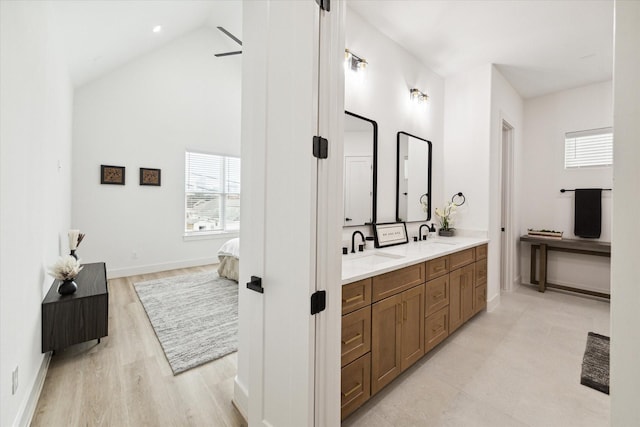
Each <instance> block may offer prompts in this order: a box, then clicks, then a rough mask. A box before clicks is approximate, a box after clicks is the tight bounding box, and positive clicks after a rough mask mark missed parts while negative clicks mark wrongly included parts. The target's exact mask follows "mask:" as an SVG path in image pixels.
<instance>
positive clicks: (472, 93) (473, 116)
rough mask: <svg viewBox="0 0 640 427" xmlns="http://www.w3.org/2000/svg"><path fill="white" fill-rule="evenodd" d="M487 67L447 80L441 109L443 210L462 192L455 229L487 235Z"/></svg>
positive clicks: (436, 203) (439, 202)
mask: <svg viewBox="0 0 640 427" xmlns="http://www.w3.org/2000/svg"><path fill="white" fill-rule="evenodd" d="M491 72H492V66H491V64H486V65H482V66H479V67H475V68H473V69H471V70H469V71H466V72H463V73H460V74H458V75H455V76H452V77H448V78H447V79H446V81H445V94H446V96H445V105H444V146H445V150H444V171H445V172H444V195H443V196H442V197H441V198H440V199H435V200H434V202H433V203H434V206H440V207H442V206H444V203H445V202H448V201H451V196H452V195H453V194H455V193H458V192H462V193H463V194H464V195H465V197H466V202H465V204H464V205H462V206H461V207H460V208H458V209H457V212H456V217H455V218H454V220H455V221H454V224H453V226H454V227H455V228H456V229H464V230H474V231H482V232H485V233H486V231H487V228H488V224H489V160H490V155H489V154H490V135H491V132H490V128H491V127H490V123H491Z"/></svg>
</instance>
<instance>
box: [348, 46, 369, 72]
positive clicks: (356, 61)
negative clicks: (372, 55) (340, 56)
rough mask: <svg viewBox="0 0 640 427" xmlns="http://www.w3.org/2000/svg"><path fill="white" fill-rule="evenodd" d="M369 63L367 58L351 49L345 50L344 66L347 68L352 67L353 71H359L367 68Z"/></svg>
mask: <svg viewBox="0 0 640 427" xmlns="http://www.w3.org/2000/svg"><path fill="white" fill-rule="evenodd" d="M368 64H369V63H368V62H367V60H366V59H364V58H361V57H359V56H358V55H356V54H355V53H353V52H351V51H350V50H349V49H345V50H344V68H345V69H346V70H349V69H351V70H352V71H355V72H358V71H360V70H364V69H365V68H367V65H368Z"/></svg>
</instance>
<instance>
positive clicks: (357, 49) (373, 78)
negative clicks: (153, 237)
mask: <svg viewBox="0 0 640 427" xmlns="http://www.w3.org/2000/svg"><path fill="white" fill-rule="evenodd" d="M346 47H347V48H348V49H349V50H351V51H352V52H354V53H355V54H356V55H358V56H361V57H363V58H365V59H366V60H367V62H368V63H369V65H368V66H367V68H366V70H365V71H364V73H353V72H351V71H348V72H347V73H346V76H345V109H346V110H347V111H350V112H352V113H355V114H358V115H361V116H364V117H366V118H368V119H371V120H374V121H376V122H377V123H378V193H377V194H378V203H377V205H378V206H377V222H393V221H395V219H396V202H395V200H396V149H397V133H398V132H399V131H404V132H407V133H410V134H413V135H416V136H419V137H421V138H424V139H427V140H429V141H431V142H432V144H433V151H432V165H433V166H432V171H431V179H432V186H431V189H432V192H433V196H432V202H433V203H434V204H435V206H437V205H438V202H439V201H440V200H441V199H442V198H443V195H442V186H443V170H444V165H443V156H444V141H443V117H444V81H443V79H442V77H440V76H438V75H437V74H436V73H434V72H433V71H431V70H430V69H429V68H427V67H426V66H425V65H424V64H422V63H421V62H420V61H418V60H417V59H416V58H415V57H413V56H412V55H411V54H409V53H408V52H407V51H405V50H404V49H403V48H402V47H401V46H400V45H398V44H396V43H395V42H394V41H392V40H390V39H389V38H387V37H386V36H384V35H383V34H382V33H380V32H379V31H378V30H377V29H375V28H374V27H372V26H371V24H369V23H368V22H366V21H364V20H363V19H362V18H361V17H360V16H359V15H358V14H357V13H356V12H354V11H353V10H351V9H350V8H349V7H348V5H347V19H346ZM414 87H415V88H418V89H420V90H421V91H423V92H426V93H427V94H428V95H429V97H430V98H429V101H428V102H427V103H426V105H416V104H414V103H413V102H411V100H410V98H409V90H410V89H411V88H414ZM432 219H434V218H433V217H432ZM418 226H419V223H415V224H408V226H407V228H408V230H409V234H410V235H413V234H415V235H417V228H418ZM369 228H370V227H367V229H366V232H365V235H368V234H369ZM354 230H355V228H352V227H348V228H345V229H344V233H343V234H344V236H343V239H344V241H345V242H346V241H347V240H349V244H351V241H350V237H351V233H352V232H353V231H354Z"/></svg>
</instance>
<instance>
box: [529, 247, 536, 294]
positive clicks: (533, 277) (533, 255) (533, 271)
mask: <svg viewBox="0 0 640 427" xmlns="http://www.w3.org/2000/svg"><path fill="white" fill-rule="evenodd" d="M536 249H538V245H531V273H530V276H529V282H530V283H531V284H532V285H535V284H536Z"/></svg>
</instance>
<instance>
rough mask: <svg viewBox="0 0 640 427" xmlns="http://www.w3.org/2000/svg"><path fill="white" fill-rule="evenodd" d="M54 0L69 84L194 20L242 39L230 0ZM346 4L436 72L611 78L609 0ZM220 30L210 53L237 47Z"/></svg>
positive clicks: (375, 0)
mask: <svg viewBox="0 0 640 427" xmlns="http://www.w3.org/2000/svg"><path fill="white" fill-rule="evenodd" d="M255 1H258V0H255ZM52 4H53V5H54V10H55V12H56V16H57V19H58V23H59V27H60V29H61V34H62V42H63V45H64V46H65V55H66V56H67V60H68V63H69V67H70V72H71V75H72V78H73V81H74V84H75V85H76V86H80V85H82V84H84V83H86V82H88V81H91V80H92V79H95V78H97V77H99V76H100V75H102V74H104V73H107V72H109V71H111V70H113V69H115V68H116V67H118V66H120V65H122V64H124V63H126V62H128V61H130V60H132V59H134V58H135V57H137V56H139V55H142V54H144V53H146V52H149V51H151V50H153V49H156V48H158V47H160V46H162V45H163V44H166V43H168V42H170V41H171V40H172V39H174V38H176V37H179V36H180V35H182V34H185V33H187V32H189V31H192V30H194V29H196V28H198V27H201V26H209V27H211V28H214V29H215V27H217V26H223V27H225V28H227V29H228V30H229V31H231V32H232V33H234V34H235V35H237V36H238V37H240V38H242V37H241V35H242V3H241V2H240V1H237V0H216V1H211V0H169V1H158V0H127V1H110V0H91V1H76V0H56V1H54V2H52ZM347 5H348V10H347V13H358V14H359V15H361V16H362V17H363V18H364V19H365V20H367V21H368V22H370V23H371V24H372V25H373V26H374V27H376V28H377V29H378V30H379V31H381V32H382V33H384V34H385V35H386V36H387V37H389V38H391V39H392V40H394V41H395V42H397V43H398V44H399V45H401V46H403V47H404V49H406V50H407V51H409V52H411V53H412V54H413V55H414V56H415V57H417V58H418V59H420V60H421V61H422V62H423V63H424V64H425V65H426V66H427V67H429V68H431V69H432V70H434V71H435V72H436V73H438V74H440V75H441V76H443V77H448V76H452V75H455V74H456V73H460V72H463V71H464V70H467V69H470V68H472V67H474V66H478V65H481V64H486V63H494V64H496V65H497V67H498V68H499V70H500V71H501V72H502V73H503V74H504V76H505V77H506V78H507V79H508V80H509V81H510V82H511V84H512V85H513V86H514V88H515V89H516V90H517V91H518V92H519V93H520V94H521V95H522V96H523V97H525V98H528V97H534V96H539V95H542V94H545V93H550V92H555V91H558V90H562V89H567V88H571V87H577V86H582V85H585V84H589V83H594V82H600V81H605V80H609V79H611V77H612V68H613V0H445V1H442V0H348V1H347ZM156 25H162V31H160V32H159V33H154V32H152V28H153V27H155V26H156ZM219 35H220V37H219V44H218V45H216V46H212V54H213V53H214V50H219V51H228V50H237V48H238V46H237V45H236V44H235V43H234V42H233V41H232V40H231V39H229V38H228V37H226V36H225V35H223V34H222V33H219ZM227 59H229V58H227Z"/></svg>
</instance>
